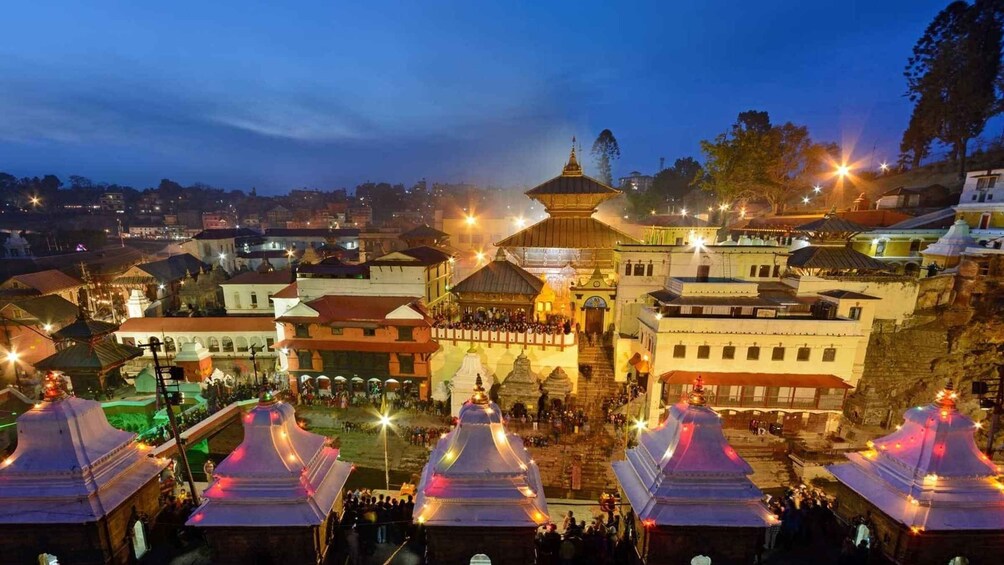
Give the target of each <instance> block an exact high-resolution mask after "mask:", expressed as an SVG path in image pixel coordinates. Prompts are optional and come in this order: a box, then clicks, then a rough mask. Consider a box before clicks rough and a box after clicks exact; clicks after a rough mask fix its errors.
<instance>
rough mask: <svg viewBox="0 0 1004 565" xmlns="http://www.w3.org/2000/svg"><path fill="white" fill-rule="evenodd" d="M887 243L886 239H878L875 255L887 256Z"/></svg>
mask: <svg viewBox="0 0 1004 565" xmlns="http://www.w3.org/2000/svg"><path fill="white" fill-rule="evenodd" d="M886 243H887V242H886V240H884V239H880V240H878V241H876V242H875V256H876V257H884V256H885V244H886Z"/></svg>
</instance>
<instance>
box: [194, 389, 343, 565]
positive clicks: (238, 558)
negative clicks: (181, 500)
mask: <svg viewBox="0 0 1004 565" xmlns="http://www.w3.org/2000/svg"><path fill="white" fill-rule="evenodd" d="M243 418H244V441H242V442H241V444H240V445H239V446H238V447H237V449H235V450H234V451H233V453H231V454H230V455H228V456H227V457H226V459H224V460H223V461H222V462H220V464H219V465H217V466H216V469H215V472H214V473H213V480H212V482H211V483H210V485H209V487H207V488H206V490H205V491H204V492H203V493H202V497H203V503H202V505H201V506H199V507H198V508H196V509H195V512H194V513H192V516H191V517H190V518H189V519H188V522H187V525H188V526H195V527H198V528H200V529H201V530H202V531H203V532H204V533H205V536H206V540H207V542H208V543H209V546H210V548H211V550H212V552H213V563H233V564H245V563H262V562H267V563H320V562H321V561H322V560H323V559H324V556H325V553H326V552H327V549H328V546H327V540H328V535H327V532H328V528H329V527H333V526H334V525H335V523H336V522H337V520H338V517H337V515H336V514H335V513H336V512H337V513H340V512H341V505H342V488H343V487H344V486H345V481H346V480H347V479H348V476H349V473H350V472H351V470H352V465H351V464H349V463H346V462H344V461H340V460H339V459H338V450H337V449H335V448H333V447H331V446H330V445H329V443H330V440H329V439H328V438H326V437H324V436H321V435H318V434H313V433H310V432H307V431H305V430H303V429H301V428H300V427H299V426H297V425H296V418H295V414H294V411H293V407H292V406H291V405H289V404H286V403H284V402H279V401H277V400H276V399H275V397H273V396H272V394H271V393H268V392H264V393H262V396H261V398H260V399H259V402H258V405H257V406H255V407H254V408H253V409H252V410H251V411H250V412H248V413H247V414H245V415H244V416H243ZM329 522H330V524H329Z"/></svg>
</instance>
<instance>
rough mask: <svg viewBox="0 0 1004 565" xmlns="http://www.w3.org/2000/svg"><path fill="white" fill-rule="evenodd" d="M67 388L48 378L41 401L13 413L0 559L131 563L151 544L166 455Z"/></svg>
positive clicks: (0, 473)
mask: <svg viewBox="0 0 1004 565" xmlns="http://www.w3.org/2000/svg"><path fill="white" fill-rule="evenodd" d="M64 386H65V382H64V380H63V377H62V376H60V375H58V374H56V373H49V374H48V375H47V376H46V378H45V381H44V393H43V394H44V400H43V401H42V402H39V403H38V404H36V405H35V406H34V407H33V408H32V409H30V410H28V411H27V412H25V413H24V414H22V415H21V416H19V417H18V419H17V431H18V444H17V449H16V450H15V451H14V453H13V454H12V455H11V456H10V457H8V458H6V459H5V460H4V461H3V462H2V463H0V564H4V565H7V564H10V565H15V564H17V565H23V564H25V563H39V562H43V563H49V562H53V560H58V562H59V563H62V564H76V563H80V564H83V563H86V564H126V563H135V562H136V560H137V559H139V558H140V557H142V556H143V555H144V554H145V553H146V552H147V551H148V550H149V548H150V542H149V540H148V537H147V536H148V533H149V531H150V529H151V528H152V527H153V523H154V520H155V519H156V517H157V514H158V513H159V511H160V502H159V498H160V481H159V476H160V473H161V471H162V470H163V469H164V468H165V467H166V466H167V464H168V462H167V460H165V459H158V458H153V457H150V456H149V453H146V449H147V447H146V446H145V445H144V444H142V443H138V442H136V441H135V438H136V434H133V433H129V432H125V431H121V430H117V429H115V428H113V427H112V426H111V425H110V424H109V423H108V420H107V419H106V418H105V414H104V412H103V411H102V409H101V404H100V403H98V402H96V401H93V400H84V399H82V398H76V397H72V396H67V395H66V393H65V391H64ZM42 559H45V561H42Z"/></svg>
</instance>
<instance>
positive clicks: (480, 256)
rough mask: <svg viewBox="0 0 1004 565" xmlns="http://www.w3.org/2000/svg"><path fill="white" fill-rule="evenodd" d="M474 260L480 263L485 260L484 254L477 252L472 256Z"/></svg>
mask: <svg viewBox="0 0 1004 565" xmlns="http://www.w3.org/2000/svg"><path fill="white" fill-rule="evenodd" d="M474 258H475V259H477V260H478V263H480V262H482V261H484V260H485V254H484V252H482V251H478V252H477V253H475V254H474Z"/></svg>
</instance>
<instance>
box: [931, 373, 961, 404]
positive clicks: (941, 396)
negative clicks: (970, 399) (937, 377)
mask: <svg viewBox="0 0 1004 565" xmlns="http://www.w3.org/2000/svg"><path fill="white" fill-rule="evenodd" d="M958 397H959V395H958V393H957V392H955V385H953V384H952V379H948V382H947V383H945V388H944V390H941V391H940V392H938V394H937V396H935V397H934V402H935V404H937V405H938V406H940V407H942V408H945V409H951V408H955V399H957V398H958Z"/></svg>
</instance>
